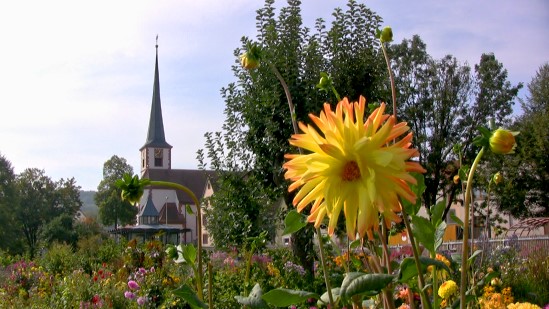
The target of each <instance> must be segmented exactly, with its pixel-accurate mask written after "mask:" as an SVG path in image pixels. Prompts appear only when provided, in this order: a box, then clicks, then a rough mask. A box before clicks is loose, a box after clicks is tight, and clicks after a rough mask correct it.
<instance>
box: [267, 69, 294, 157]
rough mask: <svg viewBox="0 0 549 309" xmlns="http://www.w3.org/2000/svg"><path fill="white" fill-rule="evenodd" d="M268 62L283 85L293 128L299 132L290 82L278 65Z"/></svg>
mask: <svg viewBox="0 0 549 309" xmlns="http://www.w3.org/2000/svg"><path fill="white" fill-rule="evenodd" d="M268 63H269V67H270V68H271V70H273V73H274V75H275V76H276V78H278V81H279V82H280V85H282V88H284V93H285V94H286V99H287V100H288V107H289V108H290V116H291V118H292V126H293V129H294V133H295V134H297V133H298V127H297V119H296V116H295V107H294V103H293V102H292V95H291V94H290V88H288V84H286V81H285V80H284V78H283V77H282V75H281V74H280V72H279V71H278V69H277V68H276V66H275V65H274V64H272V63H271V62H268ZM299 152H300V153H301V149H299Z"/></svg>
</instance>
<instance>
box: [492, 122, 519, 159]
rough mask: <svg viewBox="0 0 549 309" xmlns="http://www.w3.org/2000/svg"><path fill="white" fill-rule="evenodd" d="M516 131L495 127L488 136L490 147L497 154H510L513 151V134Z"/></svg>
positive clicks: (514, 145)
mask: <svg viewBox="0 0 549 309" xmlns="http://www.w3.org/2000/svg"><path fill="white" fill-rule="evenodd" d="M517 134H518V132H511V131H509V130H505V129H501V128H499V129H497V130H496V131H494V132H493V133H492V136H491V137H490V149H491V150H492V152H493V153H497V154H510V153H513V152H514V151H515V147H516V143H515V135H517Z"/></svg>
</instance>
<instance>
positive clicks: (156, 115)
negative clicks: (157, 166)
mask: <svg viewBox="0 0 549 309" xmlns="http://www.w3.org/2000/svg"><path fill="white" fill-rule="evenodd" d="M146 147H154V148H172V146H171V145H170V144H168V143H167V142H166V137H165V135H164V122H163V120H162V105H161V103H160V82H159V78H158V36H156V62H155V66H154V86H153V97H152V105H151V118H150V120H149V131H148V133H147V141H146V142H145V145H143V147H141V149H143V148H146Z"/></svg>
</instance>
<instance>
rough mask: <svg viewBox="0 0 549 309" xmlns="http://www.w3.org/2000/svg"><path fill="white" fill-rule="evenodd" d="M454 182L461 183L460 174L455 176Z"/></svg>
mask: <svg viewBox="0 0 549 309" xmlns="http://www.w3.org/2000/svg"><path fill="white" fill-rule="evenodd" d="M454 183H455V184H456V185H457V184H458V183H459V175H455V176H454Z"/></svg>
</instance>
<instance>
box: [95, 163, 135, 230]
mask: <svg viewBox="0 0 549 309" xmlns="http://www.w3.org/2000/svg"><path fill="white" fill-rule="evenodd" d="M125 174H130V175H132V174H133V167H132V166H131V165H129V164H128V162H127V161H126V159H124V158H121V157H118V156H116V155H113V156H112V157H111V158H110V159H109V160H107V161H106V162H105V163H104V164H103V180H101V182H100V183H99V185H98V186H97V193H96V194H95V203H96V204H97V206H98V207H99V218H100V220H101V223H103V224H105V225H111V224H114V228H115V229H117V228H118V225H119V224H121V225H125V224H131V223H133V222H135V216H136V215H137V208H136V207H134V206H133V205H131V204H130V203H128V202H126V201H122V198H121V197H120V193H121V189H119V188H118V187H116V186H115V184H114V183H115V182H116V180H117V179H121V178H122V177H123V176H124V175H125Z"/></svg>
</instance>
